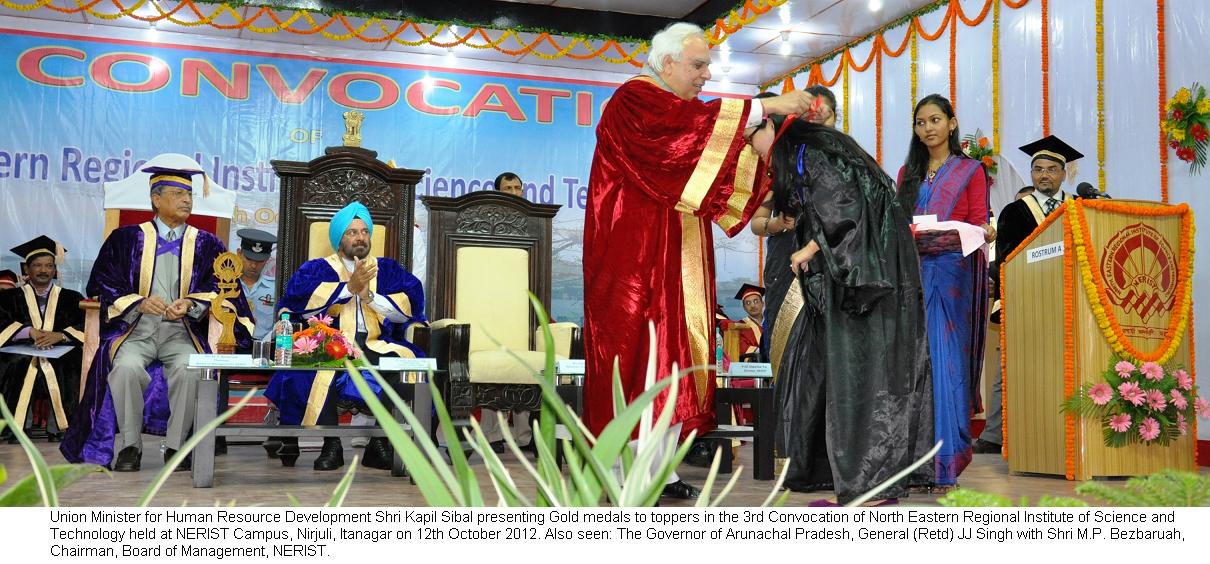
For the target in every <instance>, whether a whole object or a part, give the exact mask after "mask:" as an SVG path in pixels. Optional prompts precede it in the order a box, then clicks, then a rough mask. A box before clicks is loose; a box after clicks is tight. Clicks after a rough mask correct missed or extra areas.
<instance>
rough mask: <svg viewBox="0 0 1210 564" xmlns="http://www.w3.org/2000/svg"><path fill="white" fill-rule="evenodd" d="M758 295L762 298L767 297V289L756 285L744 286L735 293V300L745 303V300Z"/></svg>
mask: <svg viewBox="0 0 1210 564" xmlns="http://www.w3.org/2000/svg"><path fill="white" fill-rule="evenodd" d="M752 294H756V295H758V296H760V297H762V298H763V297H765V289H764V288H762V287H760V286H757V285H755V284H744V285H743V286H740V287H739V291H738V292H736V293H735V299H737V300H739V301H741V302H742V301H744V298H747V297H748V296H750V295H752Z"/></svg>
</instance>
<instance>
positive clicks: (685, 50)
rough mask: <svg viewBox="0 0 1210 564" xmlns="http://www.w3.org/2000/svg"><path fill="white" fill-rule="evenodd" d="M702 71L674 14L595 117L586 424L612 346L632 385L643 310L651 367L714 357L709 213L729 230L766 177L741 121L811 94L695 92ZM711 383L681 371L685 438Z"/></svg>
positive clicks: (640, 351)
mask: <svg viewBox="0 0 1210 564" xmlns="http://www.w3.org/2000/svg"><path fill="white" fill-rule="evenodd" d="M709 78H710V49H709V46H708V45H707V43H706V40H705V37H704V36H703V34H702V30H701V28H698V27H696V26H693V25H691V24H684V23H679V24H673V25H671V26H669V27H668V28H666V29H664V30H663V31H661V32H659V33H658V34H656V36H655V37H654V38H653V39H652V42H651V51H650V55H649V57H648V60H647V64H646V65H645V66H644V69H643V74H642V75H640V76H637V77H635V78H633V79H630V80H628V81H627V82H626V83H624V84H623V85H622V86H621V87H619V88H618V90H617V91H616V92H615V93H614V95H613V97H612V98H611V99H610V101H609V104H608V105H607V106H606V107H605V110H604V112H603V114H602V116H601V122H600V125H598V127H597V147H596V154H595V155H594V157H593V163H592V173H591V177H590V179H589V194H588V205H587V210H586V215H585V223H584V314H585V326H586V331H585V334H586V336H585V348H586V356H587V380H586V384H585V392H584V420H585V422H586V423H587V425H588V427H589V429H590V430H591V431H592V432H593V433H600V432H601V430H602V429H604V427H605V425H606V424H608V423H609V421H610V420H611V419H612V418H613V401H612V390H611V386H612V372H613V362H614V359H615V358H616V359H617V360H618V365H619V367H620V372H621V381H622V386H623V392H624V395H625V398H626V400H627V401H628V402H629V401H633V400H634V399H635V398H636V397H637V396H639V395H640V394H641V393H642V392H643V390H644V382H645V379H646V371H647V353H648V348H649V346H650V343H649V338H648V330H647V322H648V321H652V322H654V323H655V327H656V341H657V342H656V344H655V349H656V351H657V355H658V358H657V361H656V367H657V368H656V370H657V375H656V377H657V378H664V377H667V376H668V375H669V374H670V373H671V369H672V366H673V364H675V365H676V366H677V367H678V368H687V367H702V366H706V365H708V364H712V363H713V356H714V355H713V351H714V345H715V343H714V322H713V319H712V315H713V313H714V306H715V303H716V300H715V295H714V247H713V244H712V241H711V229H712V228H711V225H710V223H711V222H715V223H718V224H719V226H720V227H722V229H723V230H724V231H725V232H726V233H727V235H728V236H734V235H735V234H736V233H738V232H739V231H740V230H741V229H743V227H744V225H745V224H747V222H748V219H749V218H750V217H751V215H752V213H753V212H754V211H755V210H756V208H757V206H759V205H760V203H761V201H762V200H763V198H764V195H765V191H766V190H767V189H768V181H767V180H766V175H765V169H764V165H763V163H762V162H761V161H760V159H759V157H758V155H757V153H756V151H755V150H754V149H753V148H752V147H751V146H749V144H748V139H746V135H745V134H746V130H747V131H752V132H756V131H757V130H759V129H763V126H764V116H765V115H766V114H789V113H802V112H804V111H805V110H806V109H807V108H808V106H809V104H810V101H811V96H810V95H809V94H806V93H805V92H798V91H796V92H791V93H788V94H785V95H782V96H776V97H772V98H765V99H762V100H759V101H754V100H739V99H719V100H712V101H710V102H703V101H701V100H698V99H697V95H698V94H699V93H700V92H701V90H702V87H703V86H704V85H705V83H706V81H707V80H708V79H709ZM713 388H714V375H713V374H711V373H710V372H708V371H706V370H700V371H696V372H694V373H692V374H690V375H689V376H687V377H686V378H685V379H684V380H683V381H682V382H681V383H680V385H679V393H678V395H677V397H676V398H672V399H671V401H675V402H676V408H675V415H674V417H673V425H674V427H673V429H674V431H676V432H679V433H680V435H681V436H682V437H684V436H686V435H688V433H690V432H691V431H697V432H698V434H701V433H703V432H705V431H708V430H710V429H711V428H713V427H714V426H715V416H714V406H713ZM666 396H667V392H665V394H663V395H662V396H661V397H660V398H659V399H657V401H656V405H655V409H656V413H659V411H660V410H661V409H662V408H663V404H664V402H665V401H668V400H669V398H667V397H666ZM678 427H679V429H678ZM696 493H697V492H696V488H693V487H692V486H689V485H688V484H685V483H684V482H682V481H680V479H679V478H676V477H675V474H674V478H673V481H672V482H670V483H669V484H668V486H667V487H666V488H665V495H668V496H671V497H680V498H692V497H696Z"/></svg>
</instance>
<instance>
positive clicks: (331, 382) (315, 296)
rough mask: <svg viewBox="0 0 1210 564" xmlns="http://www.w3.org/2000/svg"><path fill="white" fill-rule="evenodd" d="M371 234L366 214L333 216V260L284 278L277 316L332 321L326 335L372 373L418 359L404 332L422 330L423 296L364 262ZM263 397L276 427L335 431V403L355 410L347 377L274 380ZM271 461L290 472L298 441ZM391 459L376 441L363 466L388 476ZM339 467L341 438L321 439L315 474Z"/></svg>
mask: <svg viewBox="0 0 1210 564" xmlns="http://www.w3.org/2000/svg"><path fill="white" fill-rule="evenodd" d="M373 229H374V220H373V218H371V217H370V210H368V209H367V208H366V207H365V206H364V205H362V204H361V203H360V202H352V203H350V204H349V205H347V206H345V207H344V208H343V209H341V210H340V211H339V212H337V213H336V215H334V216H333V217H332V222H331V223H330V224H329V227H328V237H329V241H330V242H331V244H332V249H333V250H334V251H336V252H335V253H333V254H332V255H329V256H327V257H325V258H317V259H311V260H309V261H307V262H305V263H303V265H302V266H301V267H299V269H298V271H297V272H295V273H294V274H293V275H292V276H291V277H290V282H289V283H288V284H287V285H286V291H285V295H283V296H282V298H281V300H280V301H279V302H278V304H277V309H278V311H279V312H281V313H287V312H288V313H289V314H290V317H291V320H292V321H296V322H303V321H305V320H307V319H308V318H311V317H316V316H321V315H326V316H328V317H331V318H332V319H333V322H332V325H331V327H332V328H333V329H336V330H339V331H340V332H341V333H343V334H344V335H345V337H346V338H348V340H349V341H350V342H354V343H357V346H358V348H360V349H361V351H362V352H363V353H364V354H365V358H366V360H367V361H368V362H370V363H371V364H375V365H377V364H378V358H379V357H380V356H387V355H393V356H399V357H404V358H415V357H417V356H423V354H424V352H423V351H421V350H420V349H419V348H417V347H416V346H415V345H413V344H412V343H410V342H408V340H407V338H406V337H405V332H406V330H407V328H408V326H410V325H412V324H414V323H422V324H423V323H425V317H424V290H423V289H422V288H421V286H420V280H418V279H416V277H415V276H413V275H412V274H411V273H409V272H408V271H407V270H406V269H404V268H403V265H401V264H399V263H398V262H396V261H394V260H391V259H389V258H383V257H378V258H374V257H370V256H369V254H370V234H371V233H373ZM366 380H367V381H368V382H369V384H370V388H371V389H373V390H374V391H375V393H378V392H380V391H381V390H380V389H379V386H378V385H377V384H376V383H375V381H374V379H373V378H372V377H371V376H370V375H369V374H366ZM265 397H267V398H269V399H270V400H271V401H272V402H273V403H274V405H276V406H277V408H278V409H279V410H280V412H281V419H280V421H281V423H282V424H283V425H300V424H301V425H316V424H319V425H335V424H336V423H337V417H336V407H337V402H339V401H343V402H351V403H353V404H358V403H360V402H361V395H360V394H359V393H358V392H357V389H356V388H355V387H354V385H353V380H352V377H351V376H350V375H349V374H348V373H347V372H344V371H334V370H320V371H318V372H298V371H282V372H278V373H277V374H275V375H274V376H273V380H272V381H271V382H269V388H268V389H267V390H266V391H265ZM278 455H279V456H280V457H281V459H282V460H283V462H285V463H286V464H287V465H292V464H293V463H294V460H295V459H297V458H298V455H299V450H298V439H297V438H296V437H287V438H283V439H282V447H281V449H280V450H279V451H278ZM392 457H393V453H392V451H391V447H390V443H388V442H387V440H386V439H385V438H383V437H377V438H374V439H372V440H370V442H369V444H367V445H366V450H365V456H364V457H363V458H362V464H363V465H364V466H368V467H370V468H379V469H384V470H389V469H390V468H391V462H392ZM344 463H345V462H344V447H343V446H342V445H341V442H340V437H325V438H324V444H323V449H322V450H321V452H320V454H319V457H318V458H316V459H315V465H314V468H315V469H316V470H335V469H337V468H340V467H341V466H344Z"/></svg>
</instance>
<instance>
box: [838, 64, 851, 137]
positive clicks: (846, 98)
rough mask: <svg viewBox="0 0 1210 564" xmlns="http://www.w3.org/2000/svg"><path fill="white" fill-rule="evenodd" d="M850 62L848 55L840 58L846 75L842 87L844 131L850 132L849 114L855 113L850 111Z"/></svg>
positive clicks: (842, 70)
mask: <svg viewBox="0 0 1210 564" xmlns="http://www.w3.org/2000/svg"><path fill="white" fill-rule="evenodd" d="M848 62H849V58H848V57H841V58H840V66H841V73H842V74H843V75H844V85H842V86H841V89H842V90H844V132H845V133H848V132H849V114H851V113H853V112H850V111H849V65H848Z"/></svg>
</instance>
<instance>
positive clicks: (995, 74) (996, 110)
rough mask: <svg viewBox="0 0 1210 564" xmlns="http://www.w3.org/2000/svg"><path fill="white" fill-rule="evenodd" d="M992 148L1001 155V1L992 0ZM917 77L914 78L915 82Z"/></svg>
mask: <svg viewBox="0 0 1210 564" xmlns="http://www.w3.org/2000/svg"><path fill="white" fill-rule="evenodd" d="M992 3H993V4H995V8H994V9H993V11H992V147H993V148H994V150H995V151H996V154H997V155H999V154H1000V0H992ZM914 79H915V77H913V80H914Z"/></svg>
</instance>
